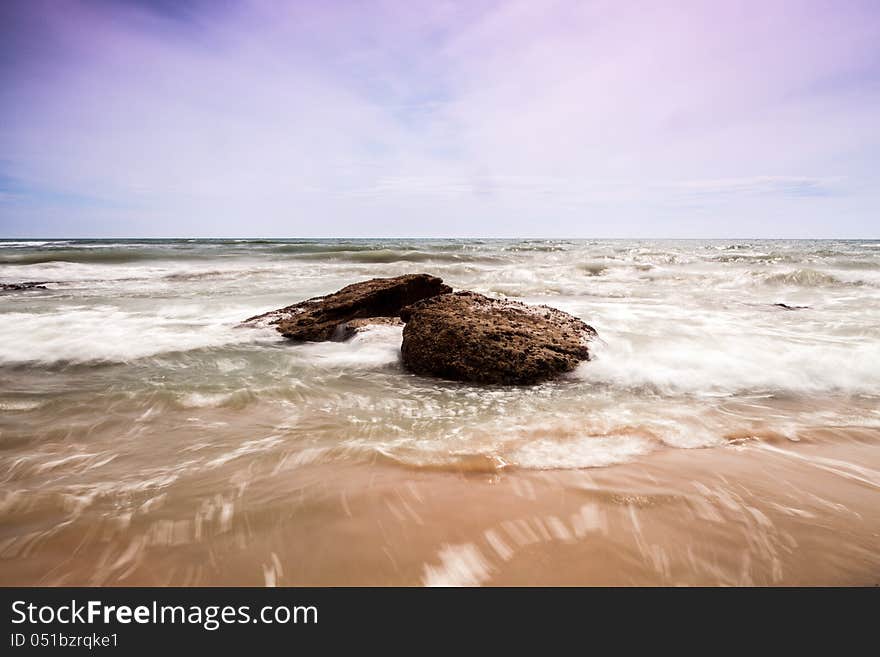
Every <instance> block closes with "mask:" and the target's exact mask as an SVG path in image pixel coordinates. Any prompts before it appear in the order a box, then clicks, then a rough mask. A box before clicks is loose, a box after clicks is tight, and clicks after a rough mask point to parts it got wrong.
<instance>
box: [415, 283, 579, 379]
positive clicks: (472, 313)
mask: <svg viewBox="0 0 880 657" xmlns="http://www.w3.org/2000/svg"><path fill="white" fill-rule="evenodd" d="M400 316H401V319H403V321H404V322H406V326H405V327H404V329H403V344H402V346H401V354H402V356H403V364H404V366H405V367H406V368H407V369H409V370H410V371H411V372H414V373H416V374H428V375H433V376H439V377H442V378H446V379H453V380H457V381H473V382H479V383H504V384H527V383H536V382H538V381H544V380H546V379H550V378H552V377H554V376H556V375H558V374H560V373H562V372H567V371H569V370H572V369H574V367H575V366H576V365H577V364H578V363H579V362H580V361H583V360H589V358H590V352H589V348H588V345H589V342H590V340H592V339H593V338H594V337H596V331H595V329H593V328H592V327H591V326H588V325H587V324H585V323H584V322H582V321H581V320H579V319H578V318H577V317H572V316H571V315H569V314H568V313H564V312H562V311H561V310H557V309H555V308H550V307H549V306H529V305H526V304H524V303H520V302H518V301H508V300H502V299H491V298H489V297H486V296H483V295H482V294H477V293H475V292H456V293H455V294H444V295H441V296H435V297H432V298H430V299H426V300H424V301H420V302H418V303H416V304H413V305H412V306H408V307H406V308H404V309H403V311H401V314H400Z"/></svg>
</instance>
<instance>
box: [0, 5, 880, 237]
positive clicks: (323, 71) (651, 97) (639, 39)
mask: <svg viewBox="0 0 880 657" xmlns="http://www.w3.org/2000/svg"><path fill="white" fill-rule="evenodd" d="M127 236H128V237H178V236H179V237H197V236H202V237H232V236H235V237H392V236H393V237H595V238H599V237H646V238H650V237H667V238H676V237H694V238H713V237H717V238H735V237H768V238H775V237H778V238H798V237H802V238H880V2H876V1H875V0H867V1H864V2H855V1H851V0H836V1H829V2H818V1H814V0H799V1H796V2H782V1H776V0H749V1H734V0H728V1H723V0H705V1H680V2H679V1H675V0H671V1H669V2H662V3H661V2H653V1H645V2H634V1H632V2H628V1H625V0H611V1H604V0H597V1H590V0H581V1H571V2H563V1H559V2H556V1H553V0H543V1H542V0H525V1H519V0H509V1H506V2H496V1H488V0H469V1H466V2H444V1H442V0H435V1H430V2H429V1H427V0H409V1H406V0H387V1H383V0H373V1H370V2H366V1H355V0H332V1H331V0H324V1H318V0H315V1H307V0H301V1H298V2H297V1H296V0H290V1H287V2H281V1H278V2H270V1H269V0H241V1H238V2H233V1H231V0H152V1H151V0H128V1H126V2H123V1H121V0H119V1H114V0H3V2H0V237H6V238H14V237H127Z"/></svg>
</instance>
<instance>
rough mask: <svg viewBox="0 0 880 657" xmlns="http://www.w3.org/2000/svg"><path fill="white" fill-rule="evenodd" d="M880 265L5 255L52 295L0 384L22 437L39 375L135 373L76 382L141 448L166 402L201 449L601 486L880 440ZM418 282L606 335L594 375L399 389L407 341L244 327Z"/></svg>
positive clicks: (869, 252) (367, 249)
mask: <svg viewBox="0 0 880 657" xmlns="http://www.w3.org/2000/svg"><path fill="white" fill-rule="evenodd" d="M877 249H878V244H875V243H873V242H866V243H855V242H760V241H752V242H750V243H738V242H723V243H717V242H708V243H699V242H633V241H607V242H602V241H600V242H574V241H551V242H544V241H541V242H505V241H501V242H492V241H479V242H477V241H473V242H470V241H468V242H456V241H444V242H431V241H414V242H405V241H383V242H378V241H377V242H357V243H355V242H352V243H338V242H335V241H327V242H310V241H297V242H283V243H282V242H278V243H274V242H271V241H259V242H241V241H239V242H234V241H230V242H229V243H215V242H212V243H204V244H203V243H202V242H200V241H198V240H194V241H193V240H190V241H185V242H162V243H157V244H148V243H144V244H135V243H131V242H118V243H113V242H106V243H91V244H83V243H80V242H76V241H72V242H64V243H60V242H52V243H48V242H47V243H46V244H40V243H37V241H33V242H28V241H20V242H16V243H5V244H3V243H0V280H2V281H4V282H12V283H14V282H21V281H52V282H53V284H52V285H50V286H49V287H50V289H49V290H46V291H41V292H40V294H20V293H15V292H9V293H4V294H3V295H2V297H0V304H2V305H0V366H13V367H12V368H11V369H10V370H8V371H6V372H4V371H2V370H0V375H5V376H6V377H7V379H8V380H10V381H13V380H16V381H17V380H19V378H20V377H21V376H22V372H23V369H22V368H18V369H16V367H17V366H21V365H29V366H31V367H28V368H27V370H26V372H27V376H28V377H32V385H33V389H27V388H26V387H20V388H17V389H16V390H15V391H14V392H15V394H14V395H13V394H11V393H10V394H9V395H7V396H5V397H4V399H3V400H0V409H3V410H6V411H17V412H19V413H18V417H21V418H22V419H24V418H25V417H27V418H28V420H30V419H31V418H32V416H34V415H37V414H39V413H40V412H41V411H40V410H39V409H40V408H42V406H43V405H45V406H46V408H52V409H55V410H57V409H58V408H60V406H59V404H63V403H66V402H64V401H63V400H62V399H61V398H60V396H59V398H58V399H55V398H52V397H51V396H47V394H46V390H47V389H49V388H48V386H47V382H49V381H53V378H52V377H53V376H54V375H55V374H56V373H55V371H54V370H53V371H52V372H47V371H45V370H43V369H41V367H40V366H44V365H59V364H63V363H78V364H90V363H104V362H112V363H131V364H132V367H120V368H118V369H116V370H114V375H113V376H114V378H113V380H114V381H117V380H118V379H117V377H120V378H122V379H125V385H124V386H122V384H117V383H114V384H113V386H111V387H110V388H101V386H102V385H103V386H107V385H109V384H107V383H106V381H107V379H102V378H101V376H100V374H96V375H95V377H94V378H90V377H89V376H88V372H89V370H88V368H87V367H78V368H75V370H76V372H77V376H81V377H82V378H81V379H80V380H78V381H82V382H83V384H84V385H85V386H93V387H92V388H89V389H90V390H95V391H96V392H95V398H96V399H98V400H104V399H105V398H106V400H107V401H106V403H107V404H110V403H111V401H110V400H111V397H112V399H113V400H114V401H112V403H113V404H116V406H115V407H114V409H113V412H114V413H116V412H120V413H125V412H126V410H127V406H126V404H131V405H132V407H131V412H132V414H134V416H135V417H145V418H146V419H145V420H144V421H143V422H139V423H138V427H139V428H138V430H146V429H144V427H149V425H150V424H151V423H152V422H153V421H154V418H157V417H160V416H161V415H162V414H161V413H156V414H155V415H144V412H145V410H146V409H152V408H157V409H161V408H166V407H167V406H163V405H168V404H169V402H168V400H169V399H171V400H173V401H171V402H170V407H171V409H172V411H179V412H182V413H187V412H188V411H187V410H186V409H192V410H191V411H189V412H188V413H189V415H191V416H193V418H194V421H196V420H197V421H198V422H201V424H198V427H199V428H200V429H199V430H201V431H210V430H211V429H210V427H213V426H219V425H216V424H212V423H213V422H215V421H217V418H216V417H213V415H212V414H215V413H216V414H224V413H228V411H229V409H230V408H238V407H239V406H240V407H242V408H243V407H244V406H250V405H251V404H258V403H261V402H268V403H269V405H272V404H276V403H282V404H289V405H290V406H291V407H294V408H296V409H297V414H298V415H297V421H296V423H294V425H293V426H291V427H289V428H288V429H286V430H285V431H286V434H285V435H287V433H289V434H290V435H297V434H298V432H299V431H301V430H302V431H308V435H309V436H312V435H313V433H314V432H317V433H316V434H315V435H321V436H323V434H322V433H321V432H322V431H325V432H326V433H327V436H330V437H325V438H326V440H327V441H328V442H327V444H326V445H323V446H322V448H323V447H327V446H332V447H333V448H334V449H337V448H339V447H340V446H342V447H343V448H345V449H349V448H350V449H351V453H356V454H363V453H368V454H370V455H371V457H375V456H376V454H377V453H378V454H382V455H385V456H387V457H390V458H392V459H394V460H395V461H397V462H400V463H404V464H406V465H409V466H414V467H446V466H453V467H474V468H476V469H480V468H483V467H485V468H488V469H493V468H500V469H503V468H505V467H516V468H535V469H545V468H582V467H599V466H603V465H610V464H614V463H619V462H621V461H626V460H630V459H635V458H639V457H640V456H642V455H644V454H646V453H648V452H651V451H653V450H657V449H664V448H694V447H711V446H714V445H719V444H724V443H725V442H727V440H729V439H730V438H728V436H732V437H733V438H734V439H736V438H737V437H740V436H743V437H748V436H750V435H752V434H751V433H750V432H751V431H752V429H753V425H755V424H761V422H764V423H766V424H767V425H768V427H767V430H768V431H772V432H774V433H775V435H782V436H788V437H791V438H792V439H796V438H797V437H798V435H799V434H800V433H801V432H802V431H803V429H804V427H810V426H834V425H837V424H847V425H863V426H868V424H869V420H870V421H872V422H874V425H871V426H875V425H876V415H874V416H872V417H873V419H871V417H868V416H870V414H867V415H866V413H865V412H864V411H863V410H860V409H861V406H865V405H870V404H871V403H872V400H877V399H880V251H878V250H877ZM419 270H424V271H428V272H429V273H433V274H436V275H438V276H441V277H443V278H444V280H445V281H446V282H447V283H449V284H451V285H452V286H453V287H455V288H457V289H472V290H475V291H478V292H483V293H486V294H491V295H496V296H503V295H508V296H515V297H517V298H519V299H521V300H523V301H525V302H528V303H539V304H540V303H544V304H548V305H551V306H554V307H557V308H560V309H562V310H565V311H567V312H571V313H573V314H575V315H577V316H579V317H581V318H582V319H584V320H585V321H587V322H588V323H589V324H591V325H593V326H594V327H595V328H596V329H597V330H598V332H599V338H598V340H596V341H594V342H593V344H592V346H591V349H592V353H593V359H592V360H591V361H589V362H585V363H583V364H582V365H581V366H580V367H578V368H577V370H576V371H575V372H573V373H572V374H571V375H569V376H567V377H564V378H563V379H562V380H561V381H558V382H555V383H550V384H546V385H542V386H535V387H522V388H503V387H489V388H486V387H478V386H467V385H462V384H456V383H449V382H439V381H431V380H430V379H425V378H422V377H415V376H404V375H403V372H402V368H401V365H400V352H399V350H400V342H401V328H400V327H394V326H373V327H369V328H368V329H366V330H364V331H361V332H359V333H358V334H357V335H355V336H354V337H353V338H352V339H351V340H349V341H347V342H325V343H318V344H287V343H285V341H284V340H283V339H282V338H281V337H280V336H279V335H278V334H277V333H276V332H275V331H274V330H273V329H272V328H266V329H263V330H253V329H241V328H237V327H236V325H237V324H238V323H239V322H240V321H241V320H243V319H244V318H246V317H249V316H252V315H255V314H258V313H260V312H263V311H266V310H270V309H272V308H277V307H281V306H284V305H287V304H290V303H292V302H295V301H299V300H302V299H305V298H309V297H312V296H317V295H321V294H326V293H328V292H332V291H334V290H336V289H338V288H340V287H342V286H343V285H346V284H348V283H351V282H354V281H357V280H363V279H366V278H371V277H375V276H393V275H399V274H404V273H411V272H413V271H419ZM776 304H787V305H788V306H789V308H794V307H798V308H799V309H798V310H790V309H787V308H785V307H782V306H779V305H776ZM135 367H137V368H138V369H136V370H135V369H134V368H135ZM100 371H101V370H100V368H96V369H95V372H96V373H97V372H100ZM41 374H42V375H44V376H45V379H46V380H42V379H40V376H41ZM29 380H31V379H29ZM123 388H124V389H123ZM120 390H121V391H122V392H120ZM105 393H106V394H105ZM117 393H119V394H117ZM36 395H39V399H40V402H39V405H38V406H32V405H31V404H32V403H33V402H31V401H30V400H31V399H34V398H35V397H36ZM113 395H116V396H113ZM746 397H749V398H758V397H760V398H761V399H765V398H766V399H769V400H790V399H797V400H798V401H799V403H800V404H801V405H802V406H804V407H806V408H812V409H813V410H815V413H813V414H812V415H810V414H807V413H805V412H803V411H801V412H798V413H796V414H792V413H791V412H788V411H772V410H769V409H770V406H769V405H765V406H762V404H761V403H757V402H756V403H755V404H752V405H751V406H748V405H746V408H747V409H750V410H747V411H743V410H742V409H740V411H730V412H729V413H719V412H717V408H718V407H719V406H720V405H723V404H725V403H733V402H734V401H736V402H742V400H743V399H745V398H746ZM853 400H854V401H853ZM866 400H867V401H866ZM102 403H104V402H102ZM768 404H769V402H768ZM55 410H53V413H54V412H55ZM58 415H59V416H61V415H64V414H63V413H60V412H59V413H58ZM242 415H243V414H242ZM866 418H867V419H866ZM221 420H222V422H226V421H228V420H229V417H228V416H224V417H222V418H221ZM222 422H221V424H222ZM300 424H303V426H305V427H306V428H307V429H301V427H300V426H299V425H300ZM194 426H195V425H194ZM325 438H315V440H323V439H325ZM231 449H232V450H234V449H235V446H233V447H232V448H231ZM346 453H348V452H346Z"/></svg>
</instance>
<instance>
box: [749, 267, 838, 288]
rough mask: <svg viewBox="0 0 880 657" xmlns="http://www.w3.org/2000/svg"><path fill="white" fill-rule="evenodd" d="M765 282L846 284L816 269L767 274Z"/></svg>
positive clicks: (774, 283)
mask: <svg viewBox="0 0 880 657" xmlns="http://www.w3.org/2000/svg"><path fill="white" fill-rule="evenodd" d="M764 282H765V283H767V284H768V285H797V286H800V287H821V286H826V285H846V284H847V283H846V282H845V281H842V280H840V279H839V278H837V277H836V276H832V275H831V274H826V273H824V272H821V271H818V270H816V269H795V270H793V271H789V272H784V273H778V274H766V275H764Z"/></svg>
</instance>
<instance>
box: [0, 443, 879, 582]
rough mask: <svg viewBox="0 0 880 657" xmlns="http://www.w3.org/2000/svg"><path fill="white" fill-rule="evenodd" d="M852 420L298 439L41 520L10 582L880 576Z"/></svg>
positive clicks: (3, 571) (863, 451)
mask: <svg viewBox="0 0 880 657" xmlns="http://www.w3.org/2000/svg"><path fill="white" fill-rule="evenodd" d="M847 436H848V440H846V441H845V442H843V443H842V444H841V443H840V440H839V439H840V432H839V431H838V432H837V433H836V437H837V440H838V444H829V443H827V442H824V441H823V440H822V436H821V435H817V436H816V440H814V441H804V440H802V441H800V442H798V443H794V442H791V441H787V440H777V441H770V442H759V441H755V440H743V441H735V442H733V443H731V444H729V445H727V446H724V447H718V448H707V449H692V450H681V449H666V450H661V451H658V452H655V453H653V454H650V455H647V456H645V457H642V458H640V459H639V460H638V461H636V462H631V463H625V464H620V465H615V466H610V467H606V468H595V469H588V470H571V471H559V470H557V471H508V470H503V471H501V472H481V471H480V468H479V467H476V468H475V470H476V471H462V470H459V471H436V470H422V471H419V470H414V469H411V468H407V467H402V466H399V465H396V464H393V463H388V462H385V461H383V460H381V459H376V460H374V461H373V462H371V463H309V462H308V457H307V456H306V455H300V456H299V457H297V456H295V455H291V456H289V457H288V458H286V459H284V460H283V461H282V462H278V463H274V464H269V463H262V464H258V463H251V464H250V466H249V467H248V468H247V471H246V472H242V471H241V470H239V469H237V468H232V467H229V468H221V469H218V470H216V471H214V472H212V473H211V475H210V476H204V475H200V476H197V477H194V478H193V479H191V480H189V481H187V482H185V485H177V486H174V487H172V488H171V489H170V490H169V491H168V492H166V493H163V494H161V495H159V496H152V497H149V498H148V499H146V501H145V502H144V504H143V505H142V506H141V507H137V510H136V511H135V512H133V513H130V514H129V515H123V516H120V515H118V514H115V513H114V512H113V509H112V508H105V506H104V505H103V504H101V503H97V504H91V505H89V506H88V507H87V508H86V509H85V510H84V511H83V512H82V514H80V515H79V516H74V517H73V519H71V520H68V521H67V522H66V524H61V525H58V526H57V527H55V528H54V529H52V530H48V531H47V530H41V529H39V527H40V526H41V524H42V522H43V521H44V520H45V518H42V519H40V518H34V521H33V524H34V527H35V531H34V533H33V534H32V535H31V536H30V537H29V538H28V537H27V536H24V537H23V536H22V535H21V534H20V535H19V536H18V538H13V539H10V538H9V537H8V535H7V536H6V537H4V538H5V540H4V541H3V542H2V549H0V555H2V560H0V583H2V584H3V585H32V584H39V585H279V586H298V585H354V586H369V585H380V586H385V585H404V586H419V585H527V586H529V585H612V586H619V585H623V586H628V585H648V586H653V585H733V586H736V585H758V586H763V585H808V586H809V585H860V586H865V585H866V586H876V585H880V432H878V431H876V430H865V429H852V430H849V431H848V432H847ZM245 475H246V476H245ZM224 480H225V482H226V483H225V485H222V484H221V483H220V482H222V481H224ZM245 481H247V483H246V484H244V483H243V482H245ZM239 484H241V485H239ZM218 490H220V491H223V492H221V493H216V494H212V491H218ZM9 503H10V499H9V498H7V499H6V501H5V504H7V505H8V504H9ZM34 511H35V512H36V511H37V509H34ZM6 529H7V530H8V529H9V527H8V526H7V528H6ZM4 534H8V532H7V531H4Z"/></svg>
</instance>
